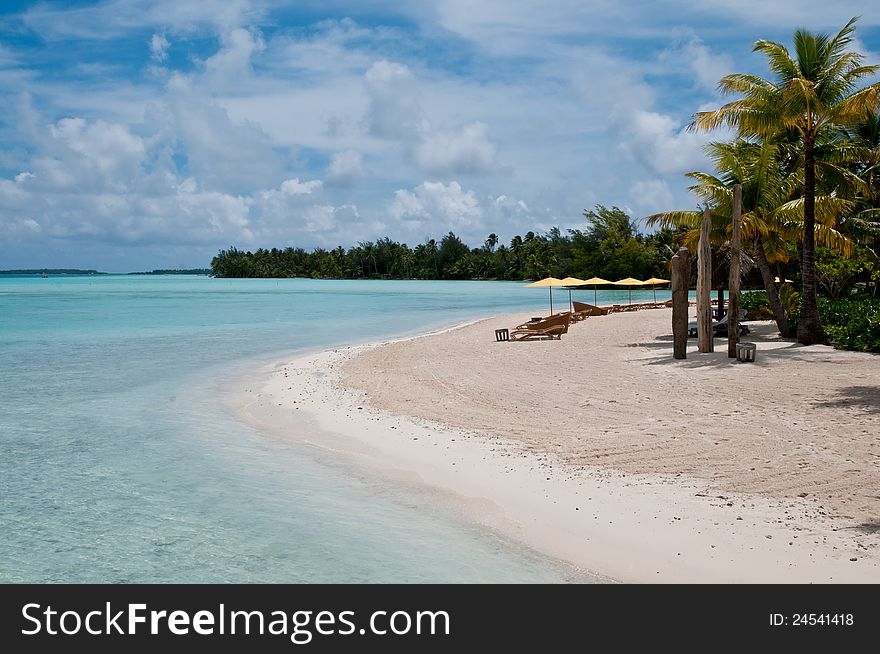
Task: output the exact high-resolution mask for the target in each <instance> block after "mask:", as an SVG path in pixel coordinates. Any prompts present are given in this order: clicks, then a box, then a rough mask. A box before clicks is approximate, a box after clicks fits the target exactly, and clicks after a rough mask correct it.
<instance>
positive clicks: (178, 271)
mask: <svg viewBox="0 0 880 654" xmlns="http://www.w3.org/2000/svg"><path fill="white" fill-rule="evenodd" d="M127 274H129V275H210V274H211V269H210V268H175V269H173V270H151V271H149V272H147V271H144V272H130V273H127Z"/></svg>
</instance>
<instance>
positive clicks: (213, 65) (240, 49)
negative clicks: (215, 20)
mask: <svg viewBox="0 0 880 654" xmlns="http://www.w3.org/2000/svg"><path fill="white" fill-rule="evenodd" d="M220 44H221V47H220V50H219V51H217V53H216V54H214V55H213V56H211V57H209V58H208V59H207V60H206V61H205V78H204V80H203V81H204V82H205V83H206V84H208V85H210V86H211V87H212V88H213V89H214V90H215V91H216V90H220V89H229V88H235V87H238V86H240V85H241V84H242V83H243V82H244V81H245V80H247V79H248V78H249V77H250V76H251V59H252V57H253V56H254V55H255V54H257V53H259V52H262V51H263V50H264V49H265V47H266V44H265V42H264V41H263V37H262V36H261V35H260V33H259V32H257V31H256V30H247V29H243V28H236V29H233V30H231V31H229V32H226V33H223V34H221V36H220Z"/></svg>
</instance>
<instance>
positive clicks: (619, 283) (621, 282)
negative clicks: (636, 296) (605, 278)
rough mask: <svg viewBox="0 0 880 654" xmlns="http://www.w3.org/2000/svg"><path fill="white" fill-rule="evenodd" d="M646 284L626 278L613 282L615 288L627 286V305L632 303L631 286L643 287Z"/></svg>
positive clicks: (639, 280)
mask: <svg viewBox="0 0 880 654" xmlns="http://www.w3.org/2000/svg"><path fill="white" fill-rule="evenodd" d="M646 284H647V282H643V281H642V280H641V279H634V278H633V277H627V278H626V279H618V280H617V281H616V282H614V285H615V286H629V303H630V304H632V303H633V290H632V287H633V286H645V285H646Z"/></svg>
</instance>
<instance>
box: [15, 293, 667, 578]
mask: <svg viewBox="0 0 880 654" xmlns="http://www.w3.org/2000/svg"><path fill="white" fill-rule="evenodd" d="M554 295H555V296H556V298H557V299H560V301H561V300H562V298H563V297H565V298H566V300H567V293H565V294H564V296H563V294H554ZM592 295H593V294H592V291H583V292H579V293H577V294H576V296H575V297H576V298H577V297H578V296H580V297H581V298H583V299H585V300H587V301H591V300H592ZM627 297H628V294H627V292H626V291H617V292H612V293H602V292H600V297H599V301H600V302H603V301H604V302H619V301H626V298H627ZM647 297H651V293H650V292H647V293H645V292H641V293H638V294H634V295H633V299H634V300H635V299H637V298H647ZM660 297H661V294H660V293H658V299H659V298H660ZM662 297H663V299H665V298H667V297H668V293H663V294H662ZM546 302H547V294H546V292H545V291H544V290H543V289H523V288H522V284H513V283H502V282H418V281H401V282H397V281H321V280H223V279H210V278H206V277H191V276H181V277H174V276H168V277H130V276H107V277H57V278H51V277H50V278H49V279H41V278H2V277H0V370H2V376H0V402H2V403H0V524H2V534H3V538H2V542H0V581H4V582H10V581H12V582H20V581H21V582H293V583H295V582H392V581H394V582H428V581H430V582H467V581H475V582H508V581H510V582H514V581H525V582H532V581H565V580H571V579H572V573H571V572H570V571H569V570H568V569H566V568H564V567H562V566H559V565H557V564H555V563H554V562H552V561H548V560H546V559H544V558H541V557H539V556H537V555H535V554H533V553H531V552H529V551H527V550H525V549H523V548H519V547H517V546H516V545H514V544H512V543H510V542H507V541H506V540H504V539H502V538H500V537H498V536H496V535H494V534H492V533H490V532H487V531H485V530H482V529H478V528H476V527H474V526H472V525H470V524H468V523H465V522H464V521H462V520H460V519H458V518H456V517H455V516H453V515H447V514H445V513H444V512H443V510H441V509H439V508H436V507H432V506H431V505H430V504H427V503H426V501H425V500H423V499H421V500H420V499H419V498H418V497H415V496H413V497H408V496H407V495H406V493H401V492H400V491H399V489H394V488H389V487H388V486H387V484H386V483H383V482H379V481H378V480H376V479H373V478H370V477H369V476H367V475H365V474H360V473H358V471H356V470H351V469H350V468H347V467H346V466H345V465H344V464H342V463H340V462H336V461H333V460H332V459H329V458H328V457H326V456H320V455H317V454H316V453H314V452H313V451H309V450H308V449H306V448H303V447H298V446H296V445H294V444H291V443H280V442H279V441H278V439H277V438H270V437H269V436H268V435H266V434H262V433H260V432H259V431H257V430H255V429H253V428H252V427H250V426H248V425H245V424H243V423H242V422H241V421H240V420H238V419H237V418H236V417H235V416H234V415H233V414H232V413H231V412H230V411H229V410H228V409H227V408H226V405H225V404H224V403H223V402H219V401H217V399H216V398H217V394H218V393H222V392H223V388H224V383H226V384H228V382H229V380H231V379H234V378H235V377H236V375H240V374H241V371H242V370H243V369H245V368H246V367H247V366H249V365H251V364H252V363H253V362H254V361H257V360H260V359H268V358H270V357H272V356H277V355H279V354H282V353H289V352H295V351H302V350H307V349H315V348H319V347H325V346H334V345H340V344H347V343H353V342H361V341H366V340H370V339H376V338H382V337H388V336H393V335H403V334H407V333H414V332H417V331H422V330H425V329H428V328H434V327H440V326H445V325H449V324H453V323H455V322H458V321H461V320H464V319H468V318H473V317H477V316H481V315H486V314H491V313H500V312H505V311H515V310H516V311H519V310H522V311H532V312H534V313H535V315H538V314H539V313H541V312H546V309H547V305H546Z"/></svg>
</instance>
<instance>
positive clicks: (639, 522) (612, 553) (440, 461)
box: [239, 310, 880, 582]
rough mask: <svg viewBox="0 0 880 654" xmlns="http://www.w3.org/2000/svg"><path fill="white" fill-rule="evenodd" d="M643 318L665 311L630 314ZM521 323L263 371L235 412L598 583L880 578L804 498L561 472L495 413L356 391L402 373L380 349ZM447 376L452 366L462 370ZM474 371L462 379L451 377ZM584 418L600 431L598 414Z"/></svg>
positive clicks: (439, 352)
mask: <svg viewBox="0 0 880 654" xmlns="http://www.w3.org/2000/svg"><path fill="white" fill-rule="evenodd" d="M654 312H661V313H663V314H666V313H667V312H666V310H652V311H646V312H635V313H633V314H629V315H630V316H638V315H639V314H641V315H642V316H643V317H644V316H645V315H646V314H652V313H654ZM626 316H627V314H618V315H614V316H605V317H601V318H592V319H589V320H587V321H586V323H584V324H578V325H575V326H573V327H572V329H571V331H570V332H569V334H568V335H566V336H564V337H563V339H564V340H563V342H566V339H569V340H573V339H571V337H572V334H575V333H577V332H578V330H582V329H583V327H584V325H587V326H589V325H590V324H591V321H594V324H596V325H599V324H601V325H603V326H604V327H614V325H612V324H611V323H598V322H595V321H608V320H620V319H621V318H623V319H624V320H628V321H630V322H632V321H633V319H632V318H631V317H630V318H626ZM520 317H521V316H519V315H518V314H517V315H514V316H502V317H495V318H487V319H481V320H477V321H469V322H467V323H464V324H462V325H456V326H454V327H451V328H448V329H444V330H440V331H434V332H430V333H428V334H423V335H417V336H409V337H405V338H403V339H396V340H391V341H382V342H379V343H373V344H368V345H358V346H351V347H345V348H336V349H333V350H327V351H323V352H318V353H314V352H312V353H308V354H304V355H299V356H296V357H295V358H293V359H292V360H291V358H290V357H286V358H284V359H283V360H280V361H275V362H274V363H272V364H270V365H268V366H263V367H262V368H261V371H260V373H259V376H260V377H261V379H260V380H259V383H256V384H255V385H254V390H255V392H253V393H249V394H247V395H243V396H242V399H241V405H240V407H239V409H240V413H241V415H242V416H243V417H245V418H246V419H247V420H248V421H249V422H251V423H252V424H255V425H257V426H258V427H260V428H262V429H267V430H270V431H273V432H275V433H276V434H280V435H284V437H290V436H291V435H292V434H296V433H298V432H299V433H301V432H302V427H303V425H304V424H308V425H309V432H310V435H309V436H307V437H306V438H305V441H306V442H308V443H309V444H312V445H315V446H317V447H320V448H322V449H325V450H329V451H331V452H335V453H337V454H339V455H340V456H346V457H350V458H352V459H353V460H354V461H355V462H356V463H357V464H360V465H363V466H365V467H367V468H369V469H371V470H373V471H375V472H378V473H379V474H381V475H383V476H385V477H388V478H390V479H391V480H392V481H394V480H396V481H397V483H401V482H403V483H406V484H413V485H416V486H419V487H422V488H427V489H433V490H434V491H435V492H439V493H442V494H443V495H444V497H445V499H444V501H446V502H448V503H449V504H450V505H451V506H452V507H453V508H454V509H455V510H456V511H457V512H459V513H460V514H461V515H463V516H464V517H465V518H466V519H467V520H469V521H471V522H474V523H476V524H478V525H481V526H483V527H485V528H489V529H491V530H493V531H496V532H498V533H500V534H502V535H503V536H505V537H507V538H511V539H513V540H514V541H516V542H520V543H523V544H524V545H526V546H528V547H529V548H531V549H534V550H536V551H538V552H540V553H543V554H545V555H546V556H548V557H550V558H553V559H557V560H560V561H563V562H565V563H568V564H570V565H573V566H574V567H575V568H576V569H578V570H581V571H585V572H586V573H587V574H588V575H592V576H595V577H598V579H599V580H600V581H611V580H618V581H624V582H859V581H862V582H872V581H873V582H876V581H877V580H878V579H880V557H878V553H877V549H876V547H875V542H874V540H875V539H876V537H873V538H872V536H871V535H870V534H862V533H854V532H853V531H852V530H851V529H847V525H846V524H845V523H844V522H842V521H841V520H839V519H837V518H831V517H828V516H819V515H817V514H816V506H815V503H814V502H813V501H812V500H809V499H802V498H797V497H795V498H787V497H771V496H767V495H765V494H758V493H748V492H731V491H729V490H724V491H723V492H722V491H719V490H718V487H717V486H716V485H715V484H713V483H710V482H707V480H706V479H701V478H700V477H698V476H692V475H689V474H685V473H682V472H681V471H679V472H678V473H675V472H668V471H664V472H663V473H662V474H657V473H645V472H638V471H633V470H632V469H627V466H623V468H621V467H620V466H619V465H602V466H597V465H595V463H592V462H590V463H589V464H586V463H578V464H572V462H571V461H570V460H566V457H565V456H563V455H561V454H560V451H558V450H557V447H556V446H557V445H558V443H555V442H554V440H553V438H552V437H551V438H549V439H544V441H543V445H542V444H541V443H530V442H527V441H524V440H522V439H519V438H517V437H516V434H513V436H514V437H513V438H512V437H511V434H506V435H505V434H503V433H498V430H495V429H493V428H492V427H493V425H492V424H491V423H492V419H494V420H495V425H494V426H497V425H498V424H499V423H498V413H497V411H496V412H495V413H494V414H493V413H492V412H491V411H489V412H488V413H486V415H485V416H483V417H484V418H485V420H482V421H479V420H474V419H473V415H465V414H466V413H467V412H464V413H462V414H456V413H450V412H449V410H448V409H449V407H448V406H441V407H440V409H439V410H440V412H441V413H442V414H443V415H445V416H447V420H446V421H444V422H445V424H444V423H441V422H438V421H437V417H436V416H435V415H431V411H430V410H428V411H424V410H423V409H424V407H419V408H417V409H415V410H413V408H412V406H408V405H412V404H413V402H411V401H409V400H410V399H411V398H398V399H399V400H401V402H399V403H398V405H397V406H391V405H390V404H389V403H388V401H387V399H386V398H384V397H382V396H381V394H377V393H376V392H375V388H373V389H372V390H370V387H369V384H367V385H366V387H365V385H364V384H363V376H361V377H358V375H359V374H362V375H366V376H367V377H368V378H371V379H373V382H372V383H375V384H377V385H382V386H387V385H388V384H387V383H386V382H389V380H390V382H393V381H394V379H393V378H394V376H395V374H396V372H399V371H396V370H395V368H394V366H395V365H397V364H399V362H398V361H393V362H390V363H389V358H390V357H389V350H395V348H396V352H395V354H399V352H400V351H406V350H407V348H410V349H411V348H413V347H416V346H422V349H419V351H418V355H419V356H424V354H425V351H428V352H431V351H434V352H435V353H436V356H437V357H440V358H442V357H444V356H446V355H447V354H448V353H449V348H452V347H453V345H455V343H452V344H450V343H449V342H448V341H450V339H451V340H452V341H456V339H460V338H462V335H463V334H464V335H465V336H464V337H465V338H466V337H467V336H468V335H469V336H470V337H474V335H475V334H477V333H479V335H480V336H479V337H480V338H482V337H483V334H485V335H487V336H485V338H486V339H487V340H486V342H485V343H483V342H481V343H480V344H479V347H480V348H484V349H489V348H493V347H495V343H490V342H489V341H488V338H489V336H491V333H492V327H493V326H494V325H495V324H496V323H498V324H502V323H503V324H505V325H506V326H509V325H510V324H516V322H515V321H518V320H519V319H520ZM651 318H654V319H656V315H652V316H651ZM620 325H623V323H620ZM612 331H616V330H614V329H612ZM555 344H556V342H553V343H552V344H551V343H544V342H541V343H520V344H498V345H499V346H504V347H509V348H536V349H537V350H544V351H546V350H547V347H546V346H547V345H555ZM425 348H426V349H427V350H426V349H425ZM417 349H418V348H417ZM725 349H726V348H725ZM630 352H632V350H630ZM495 354H497V351H496V353H495ZM505 354H506V353H505ZM617 354H619V352H618V353H617ZM625 354H626V353H625ZM724 355H725V357H726V352H725V354H724ZM759 356H760V354H759ZM624 358H626V356H624ZM670 358H671V357H670ZM410 363H411V362H410ZM431 363H436V361H432V362H431ZM438 365H440V364H438ZM458 365H459V368H462V367H463V364H461V362H460V361H459V362H458ZM624 365H625V364H624ZM464 367H466V365H465V366H464ZM353 369H354V373H353V372H352V370H353ZM479 372H480V371H479V370H478V371H476V373H477V374H476V379H475V380H474V379H471V381H474V382H475V383H476V384H478V385H479V384H482V386H481V387H482V388H483V389H484V391H486V392H491V391H492V382H491V381H490V382H489V383H488V385H487V384H486V380H485V379H481V378H480V377H481V376H480V374H479ZM471 373H474V371H473V370H471V371H468V370H464V369H461V370H459V373H457V374H462V375H469V374H471ZM433 379H435V380H436V381H437V383H438V384H440V387H441V392H442V394H444V395H445V396H446V397H447V400H444V401H448V402H451V403H453V404H454V403H455V402H460V403H462V404H465V405H467V404H472V403H473V402H474V396H473V394H470V393H462V389H457V388H455V387H454V384H452V385H447V386H446V387H445V388H444V387H443V383H444V379H443V378H442V377H441V378H439V379H437V376H436V375H434V376H433ZM453 379H454V376H453ZM409 381H410V382H411V381H412V380H409ZM416 386H417V384H416ZM365 388H366V389H365ZM422 390H423V389H422ZM545 390H546V389H545ZM414 391H415V389H414ZM551 391H552V389H551ZM415 392H417V391H415ZM544 394H545V395H546V393H544ZM459 395H460V396H461V397H458V396H459ZM450 398H451V399H450ZM441 404H442V402H441ZM409 413H413V414H415V415H413V416H409V415H408V414H409ZM593 413H596V412H595V411H594V412H593ZM419 414H421V415H419ZM449 416H456V417H457V418H459V420H458V422H459V424H450V422H455V421H450V420H449ZM493 416H494V418H492V417H493ZM593 419H594V421H598V422H596V424H600V423H602V420H603V417H602V416H601V415H598V416H595V415H594V417H593ZM606 426H607V424H606ZM661 429H662V426H661ZM612 463H614V462H612ZM850 559H855V560H854V561H851V560H850Z"/></svg>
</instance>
